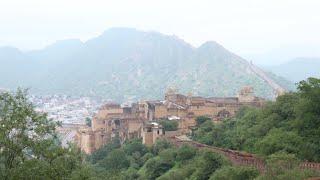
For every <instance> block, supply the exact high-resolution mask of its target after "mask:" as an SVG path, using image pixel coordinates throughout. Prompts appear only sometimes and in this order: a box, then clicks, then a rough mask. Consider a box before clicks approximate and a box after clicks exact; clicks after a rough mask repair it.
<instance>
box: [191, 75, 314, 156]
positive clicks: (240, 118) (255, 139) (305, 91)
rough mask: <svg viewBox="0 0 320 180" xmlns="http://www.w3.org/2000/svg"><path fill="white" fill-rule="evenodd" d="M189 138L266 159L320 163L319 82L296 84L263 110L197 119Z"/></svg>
mask: <svg viewBox="0 0 320 180" xmlns="http://www.w3.org/2000/svg"><path fill="white" fill-rule="evenodd" d="M197 122H200V123H198V124H199V128H198V129H196V130H195V131H194V132H193V138H194V139H195V140H198V141H200V142H202V143H206V144H209V145H213V146H219V147H225V148H229V149H235V150H242V151H247V152H251V153H255V154H260V155H261V156H263V157H265V158H268V157H274V156H277V155H279V154H284V155H290V156H293V157H295V158H297V159H299V160H300V161H313V162H320V140H319V139H320V79H316V78H309V79H308V80H306V81H301V82H300V83H299V84H298V92H295V93H288V94H285V95H283V96H280V97H278V98H277V100H276V102H269V103H268V104H267V105H266V106H265V107H264V108H262V109H256V108H243V109H241V110H240V112H239V113H238V114H237V116H236V117H235V118H232V119H227V120H224V121H223V122H222V123H220V124H213V123H212V122H211V121H208V120H207V119H205V118H204V117H199V118H198V119H197Z"/></svg>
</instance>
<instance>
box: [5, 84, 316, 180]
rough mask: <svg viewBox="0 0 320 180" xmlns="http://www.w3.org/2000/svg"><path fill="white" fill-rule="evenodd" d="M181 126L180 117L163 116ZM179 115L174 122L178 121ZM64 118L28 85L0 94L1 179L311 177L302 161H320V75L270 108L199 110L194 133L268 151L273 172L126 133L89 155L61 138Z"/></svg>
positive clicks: (230, 144)
mask: <svg viewBox="0 0 320 180" xmlns="http://www.w3.org/2000/svg"><path fill="white" fill-rule="evenodd" d="M162 123H163V126H166V128H167V129H168V128H169V129H170V128H173V129H174V128H175V127H176V125H174V123H173V121H163V122H162ZM171 123H172V124H171ZM58 125H59V124H57V123H55V122H53V121H51V120H49V119H47V117H46V114H43V113H39V112H36V111H35V110H34V106H33V105H32V104H31V103H30V102H29V101H28V99H27V96H26V93H25V92H23V91H21V90H18V91H17V92H16V93H6V92H5V93H1V94H0V147H1V151H0V179H35V180H37V179H126V180H130V179H140V180H145V179H146V180H153V179H157V180H167V179H168V180H169V179H177V180H180V179H181V180H182V179H190V180H205V179H210V180H229V179H231V180H243V179H258V180H264V179H283V180H285V179H297V180H300V179H306V178H308V177H314V176H320V174H319V173H318V172H313V171H310V170H301V169H300V168H299V163H300V162H301V161H305V160H308V161H315V162H320V141H319V139H320V80H319V79H315V78H309V79H308V80H307V81H302V82H300V83H299V84H298V92H296V93H288V94H286V95H283V96H280V97H278V99H277V101H276V102H270V103H268V104H267V105H266V106H265V107H264V108H262V109H255V108H248V107H247V108H243V109H241V111H239V112H238V114H237V116H236V117H235V118H231V119H226V120H224V121H222V123H220V124H213V123H212V121H211V119H210V118H207V117H199V118H197V128H196V129H195V130H194V131H193V134H192V135H193V138H194V139H195V140H198V141H200V142H203V143H206V144H209V145H214V146H219V147H225V148H231V149H236V150H242V151H247V152H252V153H256V154H258V155H261V156H262V157H263V158H265V160H266V167H267V169H266V173H264V174H259V172H258V171H257V170H256V169H253V168H249V167H238V166H233V165H231V163H230V162H229V161H228V160H226V159H225V158H224V157H222V156H221V155H219V154H216V153H213V152H211V151H208V150H206V149H201V150H199V149H195V148H194V147H190V146H188V145H183V146H181V147H175V146H173V145H172V144H170V143H169V142H168V141H165V140H159V141H157V143H156V144H155V145H153V146H152V147H146V146H145V145H143V144H142V143H141V140H140V139H133V140H131V141H128V142H125V143H124V144H122V145H120V141H119V140H118V138H114V139H113V141H112V142H111V143H108V144H106V145H105V146H104V147H102V148H101V149H99V150H97V151H96V152H94V153H93V154H91V155H89V156H85V155H83V154H81V153H80V152H79V151H78V150H77V149H76V148H74V147H73V146H72V145H70V147H68V148H63V147H61V146H60V143H59V140H58V139H57V138H56V137H57V135H56V134H55V128H56V127H57V126H58Z"/></svg>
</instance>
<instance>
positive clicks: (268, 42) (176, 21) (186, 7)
mask: <svg viewBox="0 0 320 180" xmlns="http://www.w3.org/2000/svg"><path fill="white" fill-rule="evenodd" d="M319 8H320V1H319V0H223V1H222V0H159V1H158V0H0V46H14V47H17V48H19V49H21V50H24V51H25V50H32V49H40V48H43V47H45V46H46V45H49V44H51V43H53V42H55V41H57V40H63V39H70V38H76V39H81V40H82V41H86V40H88V39H90V38H93V37H95V36H98V35H99V34H101V33H102V32H103V31H105V30H106V29H108V28H111V27H133V28H137V29H139V30H144V31H158V32H161V33H164V34H168V35H176V36H178V37H180V38H182V39H184V40H185V41H186V42H188V43H190V44H192V45H193V46H195V47H197V46H199V45H201V44H202V43H204V42H205V41H209V40H214V41H217V42H218V43H220V44H222V45H223V46H225V47H226V48H227V49H230V50H231V51H233V52H235V53H238V54H240V55H243V56H246V57H249V58H250V57H254V56H253V55H257V56H258V55H261V54H268V53H269V52H274V51H279V49H280V51H281V49H285V48H287V49H286V51H288V47H293V48H291V49H292V51H295V49H298V50H300V49H301V48H303V49H304V50H303V51H305V52H303V53H300V54H299V53H298V54H297V55H294V56H304V54H305V55H309V56H318V55H319V57H320V33H319V32H320V11H319ZM309 47H312V48H309ZM315 47H316V48H315ZM317 47H319V48H317ZM310 49H311V50H310ZM318 50H319V51H318ZM289 52H290V48H289ZM251 55H252V56H251Z"/></svg>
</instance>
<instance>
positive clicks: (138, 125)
mask: <svg viewBox="0 0 320 180" xmlns="http://www.w3.org/2000/svg"><path fill="white" fill-rule="evenodd" d="M264 102H265V100H264V99H262V98H259V97H256V96H254V94H253V89H252V88H251V87H244V88H243V89H241V91H240V92H239V94H238V95H237V96H235V97H207V98H205V97H200V96H191V95H188V96H185V95H182V94H178V93H176V92H174V91H168V92H167V93H166V94H165V98H164V100H156V101H143V102H138V103H133V104H132V105H131V106H130V107H129V106H125V107H121V106H120V105H119V104H113V103H109V104H106V105H104V106H103V107H102V108H101V109H100V110H99V112H98V113H97V115H96V116H95V117H94V118H93V119H92V127H86V128H82V129H80V130H79V131H78V136H77V142H78V145H79V147H80V148H81V149H82V150H83V151H84V152H86V153H92V152H93V151H95V150H97V149H98V148H100V147H101V146H102V145H104V144H106V143H107V142H109V141H111V140H112V138H115V137H119V138H120V141H121V142H124V141H125V140H127V139H131V138H135V137H138V138H141V137H142V139H143V142H144V143H145V144H148V145H150V144H153V143H154V142H155V140H156V139H157V138H159V137H165V136H173V135H176V134H185V133H188V132H190V129H191V128H192V127H194V126H195V125H196V121H195V119H196V118H197V117H199V116H207V117H210V118H211V119H212V120H213V121H215V122H218V121H220V120H221V119H223V118H227V117H232V116H234V115H235V114H236V112H237V111H238V110H239V108H240V107H242V106H256V107H260V106H262V105H263V104H264ZM163 119H171V120H176V121H178V124H179V127H178V131H177V132H164V131H163V129H162V127H161V126H160V125H157V123H156V122H157V121H160V120H163Z"/></svg>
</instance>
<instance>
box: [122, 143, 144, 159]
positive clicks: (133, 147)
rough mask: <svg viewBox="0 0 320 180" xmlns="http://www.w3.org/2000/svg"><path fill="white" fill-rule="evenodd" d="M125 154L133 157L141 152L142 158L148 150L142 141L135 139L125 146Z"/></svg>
mask: <svg viewBox="0 0 320 180" xmlns="http://www.w3.org/2000/svg"><path fill="white" fill-rule="evenodd" d="M123 149H124V152H125V153H126V154H127V155H132V154H133V153H136V152H139V153H140V155H141V156H143V155H144V154H145V153H147V151H148V149H147V147H146V146H145V145H143V144H142V142H141V139H133V140H131V141H129V142H127V143H126V144H124V147H123Z"/></svg>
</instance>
